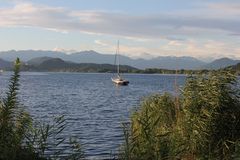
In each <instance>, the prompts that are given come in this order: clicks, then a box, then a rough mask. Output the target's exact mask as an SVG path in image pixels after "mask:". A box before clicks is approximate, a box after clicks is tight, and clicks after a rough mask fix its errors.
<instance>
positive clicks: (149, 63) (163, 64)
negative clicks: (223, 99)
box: [0, 50, 240, 69]
mask: <svg viewBox="0 0 240 160" xmlns="http://www.w3.org/2000/svg"><path fill="white" fill-rule="evenodd" d="M16 57H19V58H20V59H21V60H22V61H24V62H26V63H28V64H30V65H38V64H41V63H43V62H44V61H47V60H49V59H50V58H51V57H52V58H60V59H62V60H63V61H69V62H73V63H95V64H113V63H114V58H115V55H109V54H100V53H97V52H95V51H93V50H90V51H82V52H76V53H72V54H65V53H63V52H57V51H41V50H22V51H15V50H11V51H5V52H0V58H1V59H3V60H6V61H3V60H2V61H0V67H1V65H4V66H8V65H9V62H7V61H14V60H15V59H16ZM239 62H240V61H239V60H232V59H229V58H221V59H218V60H215V61H213V62H211V63H206V62H203V61H201V60H198V59H196V58H193V57H186V56H185V57H171V56H165V57H163V56H160V57H157V58H153V59H148V60H147V59H132V58H130V57H127V56H122V55H120V64H121V65H129V66H132V67H135V68H139V69H145V68H162V69H218V68H224V67H227V66H230V65H235V64H237V63H239ZM10 64H11V63H10Z"/></svg>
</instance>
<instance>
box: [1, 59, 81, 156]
mask: <svg viewBox="0 0 240 160" xmlns="http://www.w3.org/2000/svg"><path fill="white" fill-rule="evenodd" d="M19 72H20V60H19V59H17V60H16V62H15V67H14V73H13V75H12V76H11V78H10V81H9V86H8V91H7V92H6V96H5V97H3V98H1V100H0V160H41V159H74V160H78V159H84V155H83V151H82V148H81V145H80V144H79V143H78V141H77V139H73V138H70V139H66V138H64V137H63V136H62V135H61V133H62V132H63V131H64V129H65V127H66V121H65V120H64V118H63V116H60V117H58V118H55V119H54V123H52V124H50V123H39V122H37V121H36V120H34V119H32V117H31V116H30V114H29V113H28V112H27V111H26V110H25V109H24V107H23V106H21V105H20V104H19V101H18V98H17V96H18V90H19V78H20V75H19ZM63 143H64V144H69V145H67V146H65V147H64V148H61V147H60V146H61V145H62V144H63ZM66 150H68V152H67V153H65V151H66ZM49 151H51V152H50V154H48V152H49ZM63 154H64V156H63Z"/></svg>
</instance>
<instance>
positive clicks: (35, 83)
mask: <svg viewBox="0 0 240 160" xmlns="http://www.w3.org/2000/svg"><path fill="white" fill-rule="evenodd" d="M10 75H11V73H10V72H5V73H3V74H2V75H0V87H1V90H0V93H1V96H2V95H4V91H5V90H6V87H7V85H8V80H9V77H10ZM111 76H112V74H97V73H94V74H90V73H39V72H22V73H21V80H20V84H21V87H20V93H21V94H20V95H19V99H20V101H21V104H23V105H24V106H26V109H27V110H28V111H29V112H30V113H31V115H32V116H33V117H35V118H36V119H38V120H42V121H48V120H51V119H52V118H53V117H55V116H57V115H65V118H66V121H67V124H68V127H67V128H66V132H65V134H66V135H71V136H76V137H78V138H80V141H81V144H83V148H84V151H85V154H86V156H87V158H88V159H104V158H107V157H109V156H110V153H116V152H117V151H118V148H119V146H120V145H121V143H122V141H123V137H122V134H123V132H122V127H121V123H122V122H126V121H128V120H129V116H130V115H131V113H132V112H133V111H134V110H135V109H136V108H138V106H139V104H140V102H141V101H142V100H143V98H144V97H145V96H148V95H150V94H154V93H160V94H162V93H164V92H171V93H174V90H175V89H174V82H175V77H176V76H175V75H158V74H151V75H150V74H125V75H124V77H125V78H126V79H127V80H129V81H130V84H129V85H128V86H118V87H117V86H115V85H114V84H113V83H112V82H111ZM177 81H178V84H179V85H180V86H182V85H183V84H184V81H185V76H184V75H178V76H177Z"/></svg>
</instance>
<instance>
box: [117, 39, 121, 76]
mask: <svg viewBox="0 0 240 160" xmlns="http://www.w3.org/2000/svg"><path fill="white" fill-rule="evenodd" d="M117 73H118V76H120V73H119V40H118V43H117Z"/></svg>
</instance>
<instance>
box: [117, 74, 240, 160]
mask: <svg viewBox="0 0 240 160" xmlns="http://www.w3.org/2000/svg"><path fill="white" fill-rule="evenodd" d="M238 83H239V82H237V78H236V76H235V75H233V74H231V73H230V72H228V71H219V72H211V73H209V74H205V75H203V74H201V75H197V76H189V77H188V78H187V82H186V85H185V87H184V88H183V90H182V92H181V94H180V95H179V97H177V98H176V97H174V96H172V95H170V94H167V93H166V94H163V95H152V96H150V97H148V98H146V100H145V101H143V102H142V104H141V106H140V109H139V110H138V111H137V112H135V113H134V114H133V115H132V117H131V125H130V126H128V127H127V126H125V127H124V135H125V143H124V145H123V148H122V152H121V153H120V155H119V159H126V160H130V159H131V160H155V159H156V160H164V159H191V160H194V159H223V160H224V159H226V160H227V159H237V158H240V154H239V153H240V152H239V150H240V148H239V142H240V89H239V87H237V85H238ZM176 99H178V102H177V103H176ZM176 105H177V106H176Z"/></svg>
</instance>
